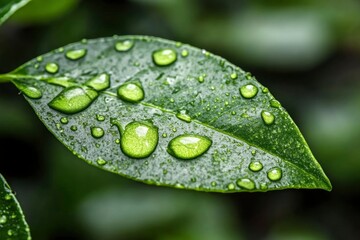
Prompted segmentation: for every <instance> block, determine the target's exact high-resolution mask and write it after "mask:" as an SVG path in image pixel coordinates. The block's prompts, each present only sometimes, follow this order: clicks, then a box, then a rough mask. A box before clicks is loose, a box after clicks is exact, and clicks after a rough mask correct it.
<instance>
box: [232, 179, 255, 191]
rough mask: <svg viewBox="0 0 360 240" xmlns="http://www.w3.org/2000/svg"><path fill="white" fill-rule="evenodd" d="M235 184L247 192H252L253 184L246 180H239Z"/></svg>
mask: <svg viewBox="0 0 360 240" xmlns="http://www.w3.org/2000/svg"><path fill="white" fill-rule="evenodd" d="M236 184H237V185H238V186H239V187H241V188H245V189H247V190H253V189H254V188H255V183H254V182H253V181H252V180H250V179H248V178H240V179H238V180H237V181H236Z"/></svg>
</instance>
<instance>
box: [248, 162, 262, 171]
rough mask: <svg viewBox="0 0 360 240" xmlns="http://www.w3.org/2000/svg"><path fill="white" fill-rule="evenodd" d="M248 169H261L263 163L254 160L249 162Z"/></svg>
mask: <svg viewBox="0 0 360 240" xmlns="http://www.w3.org/2000/svg"><path fill="white" fill-rule="evenodd" d="M249 169H250V170H251V171H253V172H258V171H260V170H261V169H263V165H262V163H261V162H259V161H254V162H251V163H250V164H249Z"/></svg>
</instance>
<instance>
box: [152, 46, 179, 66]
mask: <svg viewBox="0 0 360 240" xmlns="http://www.w3.org/2000/svg"><path fill="white" fill-rule="evenodd" d="M152 58H153V61H154V63H155V64H156V65H158V66H168V65H170V64H172V63H174V62H175V61H176V59H177V54H176V52H175V51H174V50H172V49H169V48H166V49H160V50H157V51H155V52H153V54H152Z"/></svg>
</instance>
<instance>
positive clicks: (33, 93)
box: [14, 81, 42, 99]
mask: <svg viewBox="0 0 360 240" xmlns="http://www.w3.org/2000/svg"><path fill="white" fill-rule="evenodd" d="M14 84H15V86H16V87H17V88H18V89H19V90H20V91H21V92H22V93H24V94H25V95H26V96H27V97H29V98H32V99H39V98H41V97H42V93H41V91H40V90H39V89H37V88H36V87H34V86H31V85H30V84H28V83H25V82H21V81H14Z"/></svg>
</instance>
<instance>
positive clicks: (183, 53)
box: [181, 49, 189, 57]
mask: <svg viewBox="0 0 360 240" xmlns="http://www.w3.org/2000/svg"><path fill="white" fill-rule="evenodd" d="M188 55H189V51H188V50H186V49H184V50H182V51H181V56H183V57H187V56H188Z"/></svg>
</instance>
